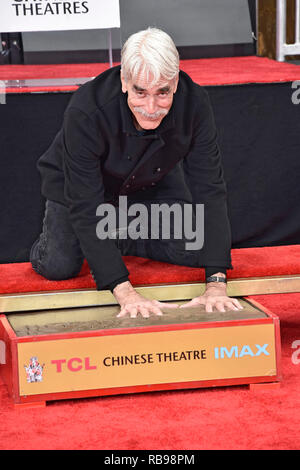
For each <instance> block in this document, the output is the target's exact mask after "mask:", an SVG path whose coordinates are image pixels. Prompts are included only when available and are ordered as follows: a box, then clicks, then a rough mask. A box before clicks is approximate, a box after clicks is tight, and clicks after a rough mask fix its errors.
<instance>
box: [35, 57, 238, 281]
mask: <svg viewBox="0 0 300 470" xmlns="http://www.w3.org/2000/svg"><path fill="white" fill-rule="evenodd" d="M38 169H39V171H40V174H41V179H42V194H43V196H44V197H46V198H47V199H50V200H53V201H57V202H60V203H62V204H64V205H66V206H68V207H69V210H70V218H71V222H72V225H73V228H74V231H75V233H76V235H77V237H78V239H79V241H80V245H81V248H82V251H83V253H84V256H85V257H86V259H87V262H88V264H89V266H90V268H91V271H92V273H93V275H94V279H95V281H96V284H97V288H98V289H103V288H104V287H107V286H109V285H111V284H113V283H114V282H115V281H116V280H118V279H121V278H122V279H124V278H127V276H128V270H127V268H126V266H125V265H124V262H123V260H122V257H121V254H120V252H119V250H118V249H117V247H116V245H115V243H114V241H113V240H109V239H107V240H99V239H98V238H97V236H96V225H97V223H98V222H99V216H96V209H97V207H98V206H99V204H101V203H102V202H116V201H117V199H118V197H119V195H128V197H129V198H133V199H134V200H143V199H151V200H153V199H154V200H167V199H173V200H174V199H176V200H182V201H186V202H193V203H195V204H196V203H204V205H205V206H204V207H205V240H204V247H203V248H202V250H201V256H200V257H199V260H201V261H199V263H200V264H199V266H220V267H224V268H232V266H231V256H230V249H231V234H230V224H229V221H228V216H227V202H226V185H225V182H224V178H223V170H222V166H221V158H220V152H219V149H218V145H217V133H216V127H215V123H214V118H213V114H212V109H211V106H210V103H209V98H208V94H207V92H206V90H204V89H203V88H202V87H201V86H199V85H197V84H196V83H194V82H193V81H192V80H191V78H190V77H189V76H188V75H187V74H186V73H184V72H180V79H179V84H178V88H177V91H176V93H175V95H174V100H173V104H172V107H171V110H170V111H169V113H168V115H167V116H166V117H165V118H164V119H163V120H162V122H161V124H160V126H159V127H158V128H157V129H156V131H155V132H154V133H150V134H149V133H146V135H141V134H140V133H139V132H138V131H137V130H136V128H135V126H134V124H133V119H132V114H131V111H130V109H129V107H128V105H127V94H124V93H122V90H121V81H120V67H119V66H117V67H113V68H111V69H109V70H107V71H105V72H104V73H102V74H100V75H99V76H98V77H96V78H95V79H93V80H91V81H90V82H88V83H86V84H85V85H83V86H81V87H80V88H79V89H78V90H77V91H76V92H75V93H74V95H73V96H72V98H71V100H70V103H69V105H68V107H67V109H66V111H65V113H64V122H63V126H62V129H61V130H60V132H59V133H58V134H57V136H56V138H55V139H54V141H53V143H52V145H51V146H50V148H49V149H48V150H47V151H46V152H45V153H44V154H43V155H42V157H41V158H40V159H39V161H38Z"/></svg>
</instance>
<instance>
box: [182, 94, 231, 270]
mask: <svg viewBox="0 0 300 470" xmlns="http://www.w3.org/2000/svg"><path fill="white" fill-rule="evenodd" d="M184 171H185V176H186V178H187V181H188V185H189V188H190V190H191V193H192V197H193V203H194V204H204V245H203V248H202V249H201V250H200V251H201V252H202V253H201V256H202V260H203V263H204V264H203V265H204V266H221V267H225V268H230V269H231V268H232V265H231V251H230V250H231V227H230V223H229V219H228V214H227V190H226V184H225V181H224V175H223V168H222V163H221V155H220V151H219V147H218V143H217V130H216V125H215V121H214V116H213V111H212V107H211V104H210V101H209V97H208V93H207V92H206V90H203V99H202V100H201V99H199V106H198V109H197V124H196V125H195V126H194V129H193V139H192V145H191V148H190V151H189V153H188V155H187V156H186V158H185V160H184Z"/></svg>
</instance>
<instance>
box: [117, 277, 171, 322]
mask: <svg viewBox="0 0 300 470" xmlns="http://www.w3.org/2000/svg"><path fill="white" fill-rule="evenodd" d="M113 294H114V296H115V298H116V300H117V302H118V303H119V304H120V306H121V310H120V313H119V314H118V315H117V317H118V318H121V317H125V316H127V315H129V316H130V318H136V317H137V315H138V314H141V315H142V317H144V318H149V317H150V315H151V314H154V315H163V312H162V309H163V308H177V307H178V305H177V304H167V303H163V302H159V301H158V300H149V299H146V298H145V297H143V296H142V295H140V294H138V293H137V292H136V291H135V290H134V288H133V287H132V285H131V284H130V282H129V281H126V282H122V283H121V284H118V285H117V286H116V287H115V288H114V290H113Z"/></svg>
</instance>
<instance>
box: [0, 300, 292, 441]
mask: <svg viewBox="0 0 300 470" xmlns="http://www.w3.org/2000/svg"><path fill="white" fill-rule="evenodd" d="M252 298H254V299H255V300H257V301H258V302H260V303H262V304H263V305H265V306H266V307H267V308H269V309H270V310H272V311H273V312H274V313H276V314H277V315H278V316H279V318H280V319H281V337H282V369H283V382H282V385H281V388H280V389H275V390H268V391H250V390H248V388H247V386H238V387H227V388H226V387H223V388H215V389H199V390H185V391H174V392H155V393H149V394H146V393H143V394H138V395H128V396H126V395H123V396H114V397H105V398H92V399H80V400H69V401H67V400H66V401H57V402H52V403H50V404H48V405H47V407H46V408H41V409H23V410H14V409H13V407H12V404H11V402H10V400H9V398H8V395H7V391H6V388H5V386H4V385H3V384H2V383H1V382H0V449H2V450H3V449H9V450H11V449H20V450H22V449H24V450H30V449H42V450H43V449H79V450H84V449H104V450H116V449H120V450H125V449H126V450H154V449H156V450H175V449H177V450H184V449H185V450H188V449H190V450H193V449H244V450H246V449H247V450H254V449H266V450H271V449H285V450H288V449H292V450H293V449H299V447H300V433H299V428H300V394H299V390H300V348H299V346H298V351H299V353H298V352H297V350H295V349H292V343H293V342H294V341H296V340H300V294H299V293H298V294H282V295H263V296H253V297H252ZM293 353H294V355H295V358H296V359H298V361H299V363H298V364H296V363H295V364H294V363H293V362H292V354H293ZM298 361H296V362H298Z"/></svg>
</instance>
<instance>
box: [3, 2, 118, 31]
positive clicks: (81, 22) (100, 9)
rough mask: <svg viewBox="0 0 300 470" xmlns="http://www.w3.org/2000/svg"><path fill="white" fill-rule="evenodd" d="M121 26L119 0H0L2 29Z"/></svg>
mask: <svg viewBox="0 0 300 470" xmlns="http://www.w3.org/2000/svg"><path fill="white" fill-rule="evenodd" d="M119 27H120V8H119V0H67V1H65V0H0V33H9V32H24V31H64V30H76V29H77V30H78V29H105V28H119Z"/></svg>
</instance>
